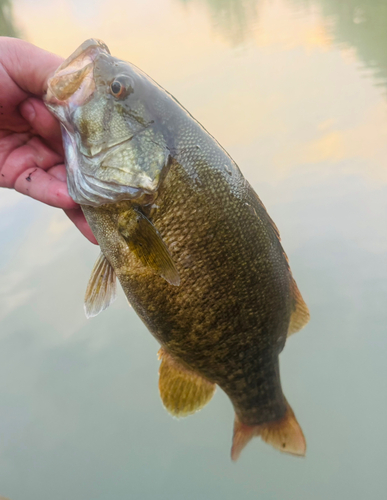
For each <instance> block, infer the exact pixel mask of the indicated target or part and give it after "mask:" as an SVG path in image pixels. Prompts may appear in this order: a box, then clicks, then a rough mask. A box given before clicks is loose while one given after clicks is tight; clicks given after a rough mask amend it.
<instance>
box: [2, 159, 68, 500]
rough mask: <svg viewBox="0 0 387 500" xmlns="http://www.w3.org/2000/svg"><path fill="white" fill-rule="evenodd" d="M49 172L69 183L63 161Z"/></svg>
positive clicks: (48, 171)
mask: <svg viewBox="0 0 387 500" xmlns="http://www.w3.org/2000/svg"><path fill="white" fill-rule="evenodd" d="M47 173H48V174H50V175H52V176H53V177H55V179H58V181H62V182H66V183H67V173H66V167H65V166H64V165H63V163H62V164H61V165H55V166H54V167H51V168H49V169H48V170H47ZM0 500H1V498H0Z"/></svg>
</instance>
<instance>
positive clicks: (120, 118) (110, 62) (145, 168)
mask: <svg viewBox="0 0 387 500" xmlns="http://www.w3.org/2000/svg"><path fill="white" fill-rule="evenodd" d="M163 94H165V93H164V91H163V90H162V89H161V88H160V87H158V86H157V85H156V84H155V83H154V82H153V81H152V80H151V79H150V78H149V77H147V75H145V74H144V73H142V72H141V71H140V70H139V69H138V68H136V67H135V66H133V65H131V64H129V63H126V62H124V61H121V60H119V59H116V58H114V57H112V56H111V55H110V52H109V49H108V48H107V46H106V45H105V44H104V43H103V42H101V41H99V40H94V39H90V40H87V41H86V42H84V43H83V44H82V45H81V46H80V47H79V48H78V49H77V50H76V51H75V52H74V53H73V54H72V55H71V56H70V57H69V58H68V59H67V60H66V61H64V63H63V64H61V66H60V67H59V68H58V69H57V71H56V72H55V74H54V75H53V76H52V78H50V80H49V81H48V91H47V96H46V105H47V107H48V109H49V110H50V111H51V112H52V113H53V114H54V115H55V116H56V117H57V118H58V119H59V120H60V122H61V127H62V137H63V144H64V149H65V155H66V167H67V174H68V188H69V193H70V196H71V197H72V198H73V200H74V201H75V202H77V203H80V204H84V205H92V206H99V205H102V204H105V203H115V202H117V201H121V200H135V201H137V202H139V203H142V202H144V200H149V199H152V196H153V195H154V193H155V192H156V191H157V188H158V186H159V183H160V179H161V173H162V170H163V168H164V167H165V166H166V165H167V163H168V157H169V154H168V148H167V147H166V141H165V138H164V136H163V133H162V131H161V130H162V127H161V126H160V119H161V117H160V116H158V115H157V113H156V112H155V111H154V110H155V109H157V102H158V101H160V99H161V100H162V99H163Z"/></svg>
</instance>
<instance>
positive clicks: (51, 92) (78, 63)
mask: <svg viewBox="0 0 387 500" xmlns="http://www.w3.org/2000/svg"><path fill="white" fill-rule="evenodd" d="M101 53H107V54H109V55H110V51H109V49H108V47H107V45H106V44H105V43H104V42H102V41H101V40H98V39H94V38H90V39H88V40H86V41H85V42H83V44H82V45H81V46H80V47H78V48H77V49H76V50H75V51H74V52H73V53H72V54H71V55H70V56H69V57H68V58H67V59H66V60H65V61H63V63H62V64H61V65H60V66H59V67H58V69H57V70H56V71H55V73H54V74H53V75H52V76H51V77H50V78H49V79H48V81H47V92H46V95H45V96H44V102H45V104H46V105H47V107H48V108H49V109H50V111H51V112H53V113H54V114H56V115H58V113H57V112H56V108H57V107H66V106H68V105H70V104H77V105H82V104H85V103H86V102H87V100H89V99H90V98H91V96H92V95H93V93H94V91H95V82H94V76H93V73H94V66H95V61H96V59H98V57H99V56H100V55H101ZM77 74H78V75H79V79H78V80H76V81H75V82H74V83H73V85H72V86H71V77H72V76H74V75H75V76H76V75H77ZM66 77H67V81H68V82H69V84H68V85H67V89H68V87H70V89H68V90H69V93H68V94H66V92H65V91H64V89H63V88H61V85H60V84H61V83H62V87H63V82H64V87H65V88H66ZM86 79H89V81H88V82H87V85H86V86H85V85H83V89H82V88H81V87H82V84H83V83H84V82H85V80H86ZM73 88H74V90H73V91H72V89H73ZM76 94H78V95H76Z"/></svg>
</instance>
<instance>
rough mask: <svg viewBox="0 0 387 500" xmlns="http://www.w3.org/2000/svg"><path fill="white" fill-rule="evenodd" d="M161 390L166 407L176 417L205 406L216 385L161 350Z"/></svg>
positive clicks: (184, 415)
mask: <svg viewBox="0 0 387 500" xmlns="http://www.w3.org/2000/svg"><path fill="white" fill-rule="evenodd" d="M159 359H161V364H160V370H159V390H160V396H161V400H162V402H163V404H164V406H165V408H166V409H167V410H168V411H169V413H171V414H172V415H173V416H175V417H186V416H188V415H191V414H192V413H195V412H197V411H199V410H201V409H202V408H203V406H205V405H206V404H207V403H208V402H209V401H210V399H211V398H212V396H213V394H214V392H215V388H216V385H215V384H213V383H212V382H209V381H208V380H206V379H205V378H203V377H202V376H201V375H198V374H197V373H195V372H194V371H192V370H190V369H189V368H186V367H185V366H183V365H182V364H181V363H179V362H178V361H176V360H175V359H174V358H172V356H171V355H170V354H168V353H167V352H166V351H165V350H164V349H160V350H159Z"/></svg>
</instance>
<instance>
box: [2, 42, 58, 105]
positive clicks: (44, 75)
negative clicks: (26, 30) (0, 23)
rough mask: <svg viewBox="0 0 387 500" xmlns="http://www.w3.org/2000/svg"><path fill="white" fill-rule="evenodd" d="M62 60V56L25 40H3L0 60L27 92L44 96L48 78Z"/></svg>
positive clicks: (20, 86)
mask: <svg viewBox="0 0 387 500" xmlns="http://www.w3.org/2000/svg"><path fill="white" fill-rule="evenodd" d="M62 61H63V59H62V58H60V57H58V56H56V55H54V54H51V53H50V52H46V51H45V50H43V49H40V48H39V47H35V45H32V44H30V43H28V42H25V41H24V40H18V39H16V38H4V39H3V40H2V46H1V55H0V62H1V64H2V65H3V66H4V67H5V69H6V71H7V73H8V74H9V76H10V77H11V78H12V80H13V81H14V82H15V83H16V84H17V85H18V86H19V88H20V89H22V90H24V91H25V92H27V93H30V94H34V95H37V96H42V95H43V94H44V92H45V91H46V90H47V79H48V78H49V77H50V76H51V75H52V74H53V73H54V71H55V70H56V69H57V68H58V67H59V66H60V64H61V63H62Z"/></svg>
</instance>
